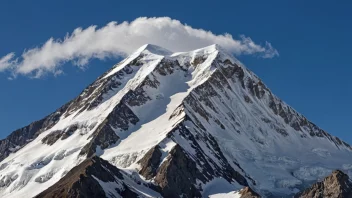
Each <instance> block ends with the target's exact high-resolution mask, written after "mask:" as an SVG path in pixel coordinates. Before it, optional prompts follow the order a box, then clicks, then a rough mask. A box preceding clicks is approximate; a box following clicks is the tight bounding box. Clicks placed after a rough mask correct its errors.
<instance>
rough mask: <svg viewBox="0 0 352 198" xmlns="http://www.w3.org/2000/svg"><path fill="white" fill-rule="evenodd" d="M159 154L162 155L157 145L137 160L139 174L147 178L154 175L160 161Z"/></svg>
mask: <svg viewBox="0 0 352 198" xmlns="http://www.w3.org/2000/svg"><path fill="white" fill-rule="evenodd" d="M161 156H162V153H161V151H160V146H159V145H157V146H155V147H153V148H152V149H150V150H149V151H148V152H147V153H146V154H145V155H144V156H143V158H142V159H140V160H139V161H138V163H139V164H140V165H141V170H140V171H139V174H141V175H142V176H143V177H145V178H146V179H147V180H149V179H152V178H153V177H155V175H156V173H157V169H158V168H159V165H160V162H161V161H160V160H161V159H160V158H161Z"/></svg>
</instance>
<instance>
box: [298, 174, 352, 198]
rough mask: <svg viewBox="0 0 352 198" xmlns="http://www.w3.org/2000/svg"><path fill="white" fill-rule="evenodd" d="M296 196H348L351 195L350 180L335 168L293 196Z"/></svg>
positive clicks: (341, 197) (315, 197) (331, 197)
mask: <svg viewBox="0 0 352 198" xmlns="http://www.w3.org/2000/svg"><path fill="white" fill-rule="evenodd" d="M295 197H296V198H326V197H329V198H350V197H352V181H351V180H350V179H349V177H348V175H346V174H345V173H343V172H342V171H340V170H335V171H334V172H332V174H331V175H329V176H327V177H326V178H324V180H323V181H321V182H317V183H315V184H313V185H312V186H311V187H310V188H308V189H306V190H305V191H303V192H302V193H300V194H298V195H296V196H295Z"/></svg>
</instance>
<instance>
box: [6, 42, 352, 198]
mask: <svg viewBox="0 0 352 198" xmlns="http://www.w3.org/2000/svg"><path fill="white" fill-rule="evenodd" d="M0 153H1V154H0V159H1V160H2V161H1V162H0V195H1V197H33V196H36V195H37V196H38V197H65V196H66V197H87V196H88V197H89V196H92V197H104V196H105V197H138V196H139V197H160V196H162V197H171V198H172V197H180V196H183V197H208V196H210V197H214V196H215V197H216V196H218V195H219V196H221V195H222V194H229V193H233V195H236V196H242V197H259V195H260V196H263V197H283V196H292V195H293V194H296V193H297V192H299V191H301V190H303V189H305V188H306V187H308V185H309V184H311V183H313V182H315V181H317V180H318V179H321V178H324V177H325V176H327V175H329V174H330V173H331V171H332V170H335V169H342V170H345V171H346V172H347V173H348V174H351V173H352V171H351V170H352V147H351V146H350V145H348V144H347V143H345V142H343V141H342V140H340V139H339V138H337V137H334V136H332V135H330V134H328V133H327V132H325V131H324V130H322V129H320V128H319V127H318V126H316V125H315V124H313V123H312V122H310V121H309V120H308V119H306V118H305V117H304V116H303V115H301V114H299V113H298V112H296V111H295V110H294V109H293V108H292V107H290V106H288V105H287V104H285V103H284V102H283V101H281V100H280V99H279V98H277V97H276V96H275V95H274V94H273V93H272V92H271V91H270V90H269V88H267V87H266V86H265V84H264V83H263V82H262V81H261V80H260V79H259V78H258V77H257V76H256V75H255V74H253V73H252V72H251V71H249V70H248V69H247V68H246V67H245V66H244V65H242V64H241V63H240V62H239V61H238V60H237V59H235V58H234V57H233V56H231V55H229V54H228V53H226V51H224V50H222V49H221V48H220V47H219V46H217V45H211V46H208V47H205V48H201V49H197V50H194V51H190V52H177V53H174V52H170V51H169V50H166V49H164V48H162V47H158V46H155V45H149V44H148V45H144V46H142V47H141V48H139V49H138V50H137V51H136V52H134V53H132V54H131V55H130V56H128V57H127V58H126V59H124V60H123V61H121V62H120V63H118V64H117V65H115V66H114V67H112V68H111V69H110V70H109V71H107V72H106V73H104V74H103V75H102V76H100V77H99V78H98V79H97V80H96V81H95V82H93V83H92V84H91V85H89V86H88V87H87V88H86V89H85V90H83V92H82V93H81V94H80V95H79V96H78V97H76V98H75V99H73V100H72V101H70V102H68V103H67V104H65V105H63V106H62V107H60V108H59V109H58V110H56V111H55V112H53V113H52V114H50V115H48V116H47V117H45V118H43V119H42V120H39V121H36V122H33V123H32V124H30V125H29V126H26V127H24V128H21V129H19V130H16V131H14V132H13V133H11V134H10V135H9V136H8V137H7V138H6V139H4V140H1V141H0ZM92 189H96V190H93V191H92ZM241 189H242V190H241Z"/></svg>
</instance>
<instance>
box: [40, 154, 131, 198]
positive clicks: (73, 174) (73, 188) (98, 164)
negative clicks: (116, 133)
mask: <svg viewBox="0 0 352 198" xmlns="http://www.w3.org/2000/svg"><path fill="white" fill-rule="evenodd" d="M123 179H124V177H123V175H122V174H121V173H120V171H119V170H118V169H117V168H116V167H115V166H113V165H111V164H109V163H108V162H107V161H105V160H103V159H101V158H99V157H96V156H95V157H93V158H88V159H86V160H85V161H83V162H82V163H81V164H79V165H78V166H76V167H75V168H73V169H72V170H71V171H69V172H68V173H67V174H66V176H64V177H63V178H61V179H60V180H59V181H58V182H57V183H55V184H54V185H53V186H51V187H49V188H48V189H46V190H45V191H43V192H42V193H40V194H39V195H37V196H36V198H59V197H92V198H93V197H94V198H102V197H111V195H107V194H106V192H105V191H104V188H103V187H102V186H101V185H100V183H99V182H104V183H107V182H112V183H115V184H114V185H115V186H116V189H115V190H116V193H117V194H119V195H121V196H122V197H131V198H132V197H138V194H137V193H136V192H134V191H133V190H132V189H130V188H129V187H128V186H127V185H126V184H125V183H124V182H123ZM98 180H99V181H98Z"/></svg>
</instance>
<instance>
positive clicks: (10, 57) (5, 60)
mask: <svg viewBox="0 0 352 198" xmlns="http://www.w3.org/2000/svg"><path fill="white" fill-rule="evenodd" d="M14 57H15V53H9V54H7V55H6V56H4V57H2V58H0V72H1V71H4V70H7V69H9V68H10V67H11V66H13V65H15V63H16V61H15V60H14Z"/></svg>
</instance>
